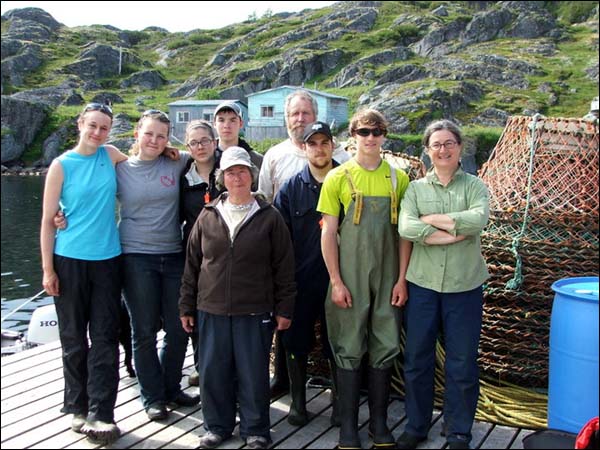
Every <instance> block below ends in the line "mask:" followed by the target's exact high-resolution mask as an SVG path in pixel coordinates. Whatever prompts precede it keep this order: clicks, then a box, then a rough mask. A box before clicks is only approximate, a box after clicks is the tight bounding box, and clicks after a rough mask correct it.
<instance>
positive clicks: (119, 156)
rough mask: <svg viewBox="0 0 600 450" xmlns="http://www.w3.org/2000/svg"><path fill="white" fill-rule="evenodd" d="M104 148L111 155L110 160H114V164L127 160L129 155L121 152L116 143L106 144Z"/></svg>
mask: <svg viewBox="0 0 600 450" xmlns="http://www.w3.org/2000/svg"><path fill="white" fill-rule="evenodd" d="M104 148H106V151H107V152H108V156H109V157H110V160H111V161H112V163H113V165H116V164H118V163H120V162H123V161H126V160H127V155H126V154H125V153H123V152H121V151H120V150H119V149H118V148H117V147H115V146H114V145H105V146H104Z"/></svg>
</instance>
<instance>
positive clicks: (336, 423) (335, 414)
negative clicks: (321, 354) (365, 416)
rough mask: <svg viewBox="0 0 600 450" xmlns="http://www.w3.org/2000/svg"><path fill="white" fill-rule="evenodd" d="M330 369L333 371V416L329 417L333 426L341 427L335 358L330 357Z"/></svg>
mask: <svg viewBox="0 0 600 450" xmlns="http://www.w3.org/2000/svg"><path fill="white" fill-rule="evenodd" d="M328 362H329V371H330V373H331V396H330V401H331V418H330V419H329V423H330V424H331V426H334V427H339V426H340V410H339V405H338V393H337V384H338V382H337V369H336V366H335V361H334V360H333V359H329V360H328Z"/></svg>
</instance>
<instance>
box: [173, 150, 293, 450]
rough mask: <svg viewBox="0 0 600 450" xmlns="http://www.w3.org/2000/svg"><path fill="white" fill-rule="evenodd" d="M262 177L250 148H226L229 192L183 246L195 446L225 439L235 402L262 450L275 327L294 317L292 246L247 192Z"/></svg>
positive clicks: (244, 430)
mask: <svg viewBox="0 0 600 450" xmlns="http://www.w3.org/2000/svg"><path fill="white" fill-rule="evenodd" d="M257 175H258V170H257V169H256V166H254V164H252V162H251V161H250V157H249V155H248V152H247V151H246V150H244V149H242V148H239V147H230V148H229V149H228V150H227V151H226V152H224V153H223V156H222V159H221V168H220V171H219V172H218V174H217V182H218V183H219V184H224V185H225V187H226V188H227V191H228V192H225V193H223V194H221V195H220V196H219V197H218V198H217V199H216V200H214V201H212V202H210V203H209V204H207V205H206V206H205V207H204V209H203V211H202V212H201V213H200V216H199V217H198V220H197V221H196V223H195V225H194V227H193V229H192V232H191V234H190V238H189V243H188V247H187V255H186V256H187V257H186V264H185V271H184V274H183V281H182V286H181V297H180V300H179V309H180V316H181V323H182V325H183V327H184V328H185V329H186V331H188V332H191V331H192V330H193V328H194V325H195V328H196V330H198V331H197V332H198V338H199V372H200V392H201V397H202V411H203V415H204V425H205V428H206V429H207V432H206V434H204V435H203V436H202V437H201V438H200V448H213V447H216V446H218V445H219V444H221V442H223V441H224V440H225V439H228V438H229V437H230V436H231V434H232V432H233V429H234V427H235V415H236V402H239V406H240V437H241V438H242V439H244V440H245V441H246V443H247V445H248V446H249V447H250V448H267V446H268V445H269V444H270V442H271V437H270V431H269V429H270V420H269V397H270V395H269V352H270V349H271V342H272V337H273V331H274V329H275V328H277V329H278V330H284V329H287V328H288V327H289V326H290V324H291V318H292V313H293V310H294V298H295V295H296V289H295V282H294V253H293V246H292V242H291V239H290V235H289V232H288V229H287V227H286V225H285V222H284V220H283V218H282V217H281V215H280V214H279V212H278V211H277V210H276V209H275V208H273V207H272V206H271V205H270V204H269V203H267V202H266V201H265V200H264V199H263V198H262V197H260V196H255V195H253V194H252V191H251V185H252V182H253V180H254V179H255V178H256V176H257Z"/></svg>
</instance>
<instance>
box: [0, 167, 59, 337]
mask: <svg viewBox="0 0 600 450" xmlns="http://www.w3.org/2000/svg"><path fill="white" fill-rule="evenodd" d="M0 179H1V183H2V185H1V192H2V202H1V208H2V217H1V223H2V240H1V244H2V262H1V271H2V277H1V278H2V288H1V292H0V294H1V296H2V317H4V316H5V315H6V314H8V313H9V312H10V311H12V310H14V309H15V308H16V307H17V306H19V305H20V304H22V303H23V302H25V301H26V300H27V299H29V298H31V297H33V296H34V295H35V294H37V293H38V292H40V291H41V290H42V263H41V256H40V220H41V218H42V192H43V187H44V179H45V178H44V177H37V176H26V177H22V176H2V177H0ZM50 303H52V298H51V297H46V296H45V294H42V296H40V298H39V299H37V300H34V301H33V302H31V303H29V304H28V305H27V306H25V307H24V308H23V309H21V310H19V311H18V312H17V313H15V314H14V315H12V316H11V317H10V318H9V319H7V320H6V321H4V322H2V328H4V329H7V328H8V329H13V330H18V331H24V330H25V329H26V328H27V324H28V323H29V318H30V317H31V313H32V312H33V311H34V310H35V308H36V307H37V306H40V305H47V304H50Z"/></svg>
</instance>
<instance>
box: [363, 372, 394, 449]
mask: <svg viewBox="0 0 600 450" xmlns="http://www.w3.org/2000/svg"><path fill="white" fill-rule="evenodd" d="M391 375H392V369H391V368H389V369H375V368H373V367H369V369H368V376H369V381H368V383H369V415H370V420H369V435H370V436H371V437H372V438H373V445H374V446H375V448H395V446H396V441H395V440H394V436H392V433H391V432H390V429H389V428H388V426H387V411H388V404H389V402H390V382H391Z"/></svg>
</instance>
